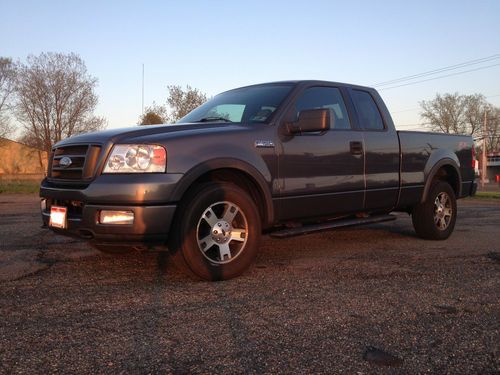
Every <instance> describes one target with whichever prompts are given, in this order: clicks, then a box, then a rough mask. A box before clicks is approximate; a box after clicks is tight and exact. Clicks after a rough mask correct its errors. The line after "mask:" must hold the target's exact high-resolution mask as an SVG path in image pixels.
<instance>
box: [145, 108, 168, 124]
mask: <svg viewBox="0 0 500 375" xmlns="http://www.w3.org/2000/svg"><path fill="white" fill-rule="evenodd" d="M167 122H169V116H168V113H167V109H166V108H165V107H164V106H162V105H158V104H156V103H155V102H153V104H152V105H151V106H149V107H146V109H145V110H144V114H143V115H142V116H140V117H139V125H158V124H165V123H167Z"/></svg>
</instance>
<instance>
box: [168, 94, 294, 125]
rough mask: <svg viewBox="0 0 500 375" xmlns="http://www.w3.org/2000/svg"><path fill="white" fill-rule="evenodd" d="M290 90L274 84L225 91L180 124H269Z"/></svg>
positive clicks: (191, 113) (185, 117) (195, 110)
mask: <svg viewBox="0 0 500 375" xmlns="http://www.w3.org/2000/svg"><path fill="white" fill-rule="evenodd" d="M291 89H292V85H291V84H272V85H262V86H251V87H243V88H241V89H235V90H231V91H226V92H223V93H222V94H219V95H217V96H215V97H214V98H212V99H211V100H209V101H208V102H206V103H205V104H202V105H201V106H199V107H198V108H196V109H194V110H193V111H191V112H190V113H188V114H187V115H186V116H184V117H183V118H181V119H180V120H179V121H177V123H178V124H183V123H188V122H209V121H214V122H215V121H218V122H238V123H256V122H258V123H266V122H269V120H270V119H271V116H272V114H273V112H274V111H276V109H277V108H278V106H279V105H280V104H281V102H282V101H283V99H285V97H286V96H287V94H288V93H289V92H290V90H291Z"/></svg>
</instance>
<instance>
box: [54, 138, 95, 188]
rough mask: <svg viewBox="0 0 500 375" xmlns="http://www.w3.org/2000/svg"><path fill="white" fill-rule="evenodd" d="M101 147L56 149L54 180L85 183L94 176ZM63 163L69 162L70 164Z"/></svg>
mask: <svg viewBox="0 0 500 375" xmlns="http://www.w3.org/2000/svg"><path fill="white" fill-rule="evenodd" d="M100 151H101V147H100V146H97V145H74V146H64V147H59V148H56V149H54V151H53V152H52V158H51V166H50V175H49V178H50V179H53V180H70V181H84V180H89V179H91V178H92V177H93V176H94V173H95V168H96V165H97V159H98V158H99V153H100ZM61 161H63V162H64V161H66V162H69V165H68V164H64V163H61Z"/></svg>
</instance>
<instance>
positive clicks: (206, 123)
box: [40, 81, 477, 280]
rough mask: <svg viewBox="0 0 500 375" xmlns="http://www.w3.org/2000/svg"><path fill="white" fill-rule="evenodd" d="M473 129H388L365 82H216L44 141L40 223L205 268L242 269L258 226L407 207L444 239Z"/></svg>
mask: <svg viewBox="0 0 500 375" xmlns="http://www.w3.org/2000/svg"><path fill="white" fill-rule="evenodd" d="M473 160H474V151H473V143H472V138H471V137H469V136H458V135H448V134H446V135H445V134H435V133H425V132H408V131H396V130H395V127H394V124H393V121H392V119H391V116H390V114H389V112H388V110H387V108H386V106H385V104H384V102H383V101H382V99H381V97H380V96H379V94H378V93H377V91H376V90H374V89H372V88H368V87H362V86H355V85H350V84H343V83H335V82H324V81H286V82H274V83H265V84H259V85H253V86H247V87H242V88H237V89H234V90H230V91H227V92H224V93H222V94H219V95H216V96H215V97H213V98H212V99H211V100H209V101H208V102H206V103H205V104H203V105H201V106H200V107H198V108H196V109H195V110H193V111H192V112H190V113H189V114H188V115H186V116H185V117H184V118H182V119H180V120H179V121H178V122H176V123H175V124H173V125H158V126H136V127H131V128H124V129H109V130H105V131H101V132H96V133H89V134H82V135H78V136H74V137H71V138H68V139H65V140H63V141H61V142H59V143H57V144H56V145H54V147H53V152H52V154H51V156H50V161H49V167H48V173H47V177H46V178H45V179H44V180H43V181H42V183H41V187H40V197H41V198H42V199H41V211H42V212H41V213H42V218H43V221H44V224H45V225H46V226H48V227H49V228H50V229H52V230H53V231H55V232H57V233H60V234H64V235H76V236H79V237H81V238H84V239H88V240H89V241H90V243H91V244H92V245H94V246H95V247H97V248H98V249H101V250H103V251H108V252H115V251H122V250H124V249H129V248H135V249H152V248H158V247H159V248H160V249H168V251H169V252H170V254H171V256H172V258H173V260H174V262H175V264H177V265H178V267H180V268H181V269H182V270H183V271H185V272H186V273H188V274H189V275H192V276H194V277H197V278H201V279H205V280H224V279H229V278H232V277H236V276H238V275H240V274H241V273H243V272H244V271H245V270H246V269H247V268H248V267H249V266H250V265H251V264H252V261H253V260H254V258H255V256H256V254H257V251H258V248H259V238H260V237H261V234H262V233H264V232H265V233H268V234H270V235H272V236H275V237H287V236H293V235H298V234H303V233H310V232H314V231H319V230H325V229H330V228H335V227H340V226H347V225H355V224H367V223H374V222H380V221H386V220H393V219H394V218H395V216H394V215H390V213H391V212H392V211H402V212H407V213H408V214H411V216H412V220H413V226H414V228H415V231H416V233H417V235H418V236H420V237H422V238H425V239H433V240H444V239H446V238H448V237H449V236H450V234H451V233H452V231H453V229H454V226H455V221H456V218H457V204H456V200H457V199H458V198H462V197H466V196H469V195H473V194H475V191H476V187H477V185H476V182H475V181H474V168H473Z"/></svg>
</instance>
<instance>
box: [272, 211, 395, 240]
mask: <svg viewBox="0 0 500 375" xmlns="http://www.w3.org/2000/svg"><path fill="white" fill-rule="evenodd" d="M392 220H396V216H394V215H378V216H370V217H364V218H353V219H339V220H333V221H329V222H326V223H320V224H311V225H305V226H302V227H297V228H287V229H282V230H279V231H276V232H273V233H270V236H271V237H274V238H286V237H292V236H298V235H299V234H308V233H314V232H321V231H324V230H329V229H334V228H341V227H350V226H353V225H363V224H373V223H380V222H383V221H392Z"/></svg>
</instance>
